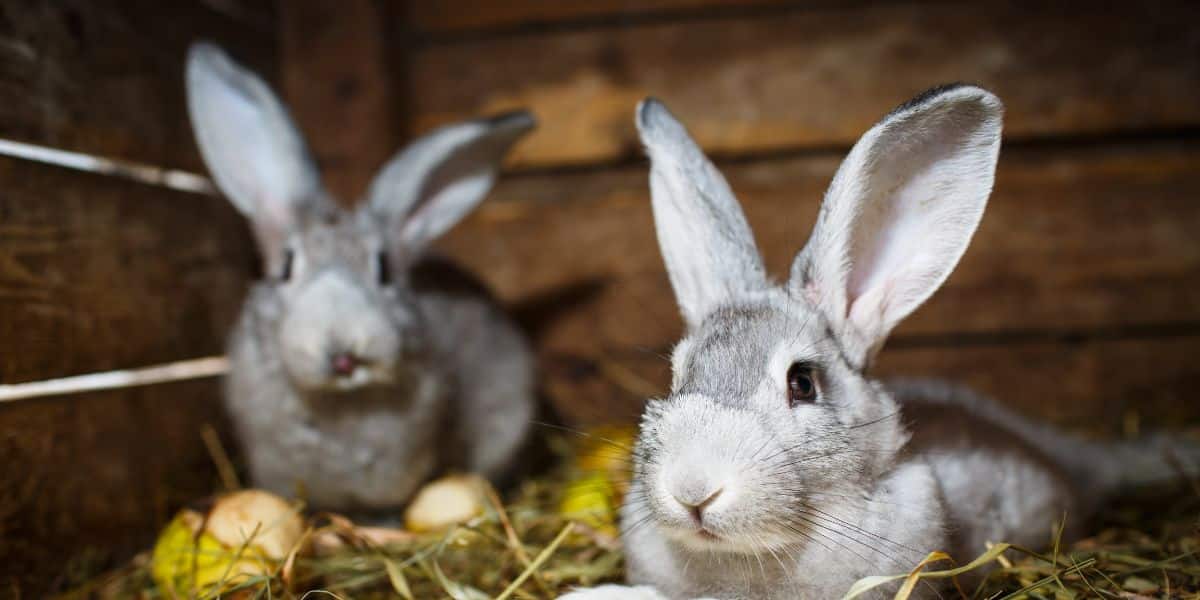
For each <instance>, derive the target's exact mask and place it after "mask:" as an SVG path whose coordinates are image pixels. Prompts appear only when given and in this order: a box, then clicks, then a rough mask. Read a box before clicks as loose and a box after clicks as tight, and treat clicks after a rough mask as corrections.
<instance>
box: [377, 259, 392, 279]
mask: <svg viewBox="0 0 1200 600" xmlns="http://www.w3.org/2000/svg"><path fill="white" fill-rule="evenodd" d="M375 271H376V272H377V273H378V274H379V285H390V284H391V283H392V268H391V266H390V265H389V264H388V255H387V252H378V253H376V254H375Z"/></svg>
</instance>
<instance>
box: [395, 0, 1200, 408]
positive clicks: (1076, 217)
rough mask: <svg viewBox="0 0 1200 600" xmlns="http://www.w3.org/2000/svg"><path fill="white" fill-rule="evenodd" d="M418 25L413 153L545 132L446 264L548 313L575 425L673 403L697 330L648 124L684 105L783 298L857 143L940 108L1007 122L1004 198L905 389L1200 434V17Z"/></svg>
mask: <svg viewBox="0 0 1200 600" xmlns="http://www.w3.org/2000/svg"><path fill="white" fill-rule="evenodd" d="M1051 4H1052V5H1053V6H1050V5H1046V4H1045V3H1012V2H991V1H985V2H977V3H958V2H886V3H862V2H850V3H832V2H782V1H759V2H749V3H745V2H729V1H720V0H671V1H666V0H664V1H659V2H622V1H602V2H594V1H593V2H584V1H579V2H574V1H568V2H557V3H543V2H532V1H527V2H506V3H492V2H479V1H474V0H450V1H444V2H437V3H421V2H414V3H410V4H409V5H408V10H407V12H406V14H404V15H401V16H400V17H399V18H398V21H399V22H398V24H397V27H398V28H399V31H400V39H402V40H404V43H403V44H400V45H399V47H398V48H397V49H396V55H397V60H396V62H397V63H400V64H401V65H402V66H399V67H395V71H394V72H396V73H398V76H399V77H400V78H401V81H403V82H404V83H403V85H402V86H401V88H400V89H398V90H397V91H396V94H397V95H398V96H401V97H404V98H405V100H404V101H405V103H406V111H407V112H406V114H405V118H406V121H405V122H406V123H407V125H408V127H409V130H410V132H420V131H425V130H428V129H429V128H431V127H434V126H436V125H439V124H442V123H445V122H448V121H453V120H456V119H461V118H466V117H469V116H473V115H477V114H481V113H489V112H494V111H500V110H505V109H510V108H515V107H520V106H527V107H530V108H532V109H533V110H534V111H535V112H536V113H537V115H538V117H539V118H540V120H541V127H540V129H539V130H538V131H537V132H536V133H535V134H534V135H533V137H532V138H530V139H529V140H528V141H526V142H524V143H522V144H521V145H520V146H519V147H518V149H517V151H516V156H515V157H514V159H513V161H512V164H511V167H512V169H511V173H510V174H509V175H508V176H507V177H506V178H505V180H504V181H503V182H502V183H501V184H500V185H499V187H498V189H497V190H496V192H495V194H494V195H493V198H492V199H491V200H489V201H488V202H487V203H485V205H484V206H483V207H482V208H481V209H480V210H479V211H478V212H477V213H476V214H474V215H473V216H472V217H471V218H470V219H469V220H468V221H467V222H466V223H465V224H464V225H462V226H461V227H458V228H457V229H456V230H454V231H453V232H452V233H451V234H450V235H449V236H447V238H446V239H445V240H444V241H443V243H442V244H441V248H442V249H443V250H444V251H446V252H448V253H450V254H452V255H453V256H455V257H457V258H459V259H461V260H462V261H464V262H465V263H467V264H468V265H470V266H471V267H472V268H473V269H474V270H475V271H477V272H479V273H482V274H484V276H485V277H486V278H487V279H488V280H489V281H490V283H491V284H492V285H493V286H494V287H495V288H496V289H497V290H498V291H499V293H500V295H501V296H502V297H503V298H504V299H506V300H507V301H509V302H511V303H512V304H513V305H515V306H518V307H521V306H533V307H539V308H543V309H544V308H546V307H548V306H550V307H554V308H555V310H553V311H551V312H550V313H546V312H543V313H542V316H540V317H538V316H535V317H534V319H535V322H536V324H537V325H538V327H539V330H540V336H541V337H540V339H541V349H542V356H543V359H544V360H543V367H544V370H545V387H546V389H547V391H548V393H549V394H550V396H551V397H552V399H553V400H554V402H555V403H556V405H557V406H559V408H560V409H561V410H562V411H563V412H564V413H565V414H566V415H567V416H568V418H570V419H571V420H573V421H576V422H581V421H582V422H586V421H596V420H610V419H628V418H630V417H631V416H633V415H634V414H636V412H637V408H638V406H639V404H640V399H641V398H643V397H645V396H647V395H651V394H658V393H662V391H663V390H664V389H665V387H666V383H667V380H668V373H667V363H666V360H665V358H664V356H665V355H666V354H667V353H668V352H669V348H670V345H671V343H672V341H673V340H675V339H677V338H678V336H679V334H680V329H681V325H680V320H679V318H678V316H677V311H676V308H675V305H674V301H673V298H672V296H671V290H670V287H669V284H668V281H667V278H666V276H665V273H664V271H663V267H662V262H661V258H660V257H659V254H658V249H657V245H656V242H655V239H654V235H653V228H652V221H651V216H650V208H649V203H648V190H647V182H646V173H647V169H646V164H645V159H644V158H642V155H641V152H640V151H639V148H638V145H637V142H636V137H635V132H634V128H633V125H632V120H631V114H632V109H633V106H634V104H635V103H636V102H637V100H638V99H640V98H641V97H643V96H645V95H646V94H654V95H656V96H659V97H660V98H662V99H664V100H665V101H666V102H667V104H668V105H669V106H671V107H672V109H673V110H674V111H675V112H676V114H678V115H679V116H680V117H681V118H682V119H683V120H684V121H685V122H686V123H687V124H688V126H689V128H690V129H691V130H692V132H693V133H694V134H695V135H696V137H697V138H698V139H699V141H700V143H701V144H702V145H703V146H704V147H705V148H706V149H708V150H709V151H710V152H711V153H712V154H713V155H714V156H715V157H716V158H717V162H718V164H719V166H720V167H722V168H723V170H724V172H725V173H726V175H727V176H728V178H729V179H730V181H731V184H732V186H733V188H734V190H735V191H736V192H737V193H738V194H739V196H740V198H741V199H742V201H743V203H744V204H745V207H746V212H747V213H748V218H749V220H750V223H751V225H752V227H753V228H754V230H755V232H756V234H757V236H758V239H759V242H760V248H761V249H762V250H763V252H764V253H765V254H766V258H767V263H768V266H769V268H770V269H772V271H773V272H774V273H777V274H782V273H783V272H784V269H785V268H786V266H787V264H788V263H789V261H790V260H791V258H792V256H793V254H794V253H795V252H796V251H797V250H798V249H799V248H800V246H801V245H802V244H803V242H804V240H805V238H806V236H807V235H808V232H809V231H810V228H811V225H812V221H813V218H814V216H815V214H816V210H817V206H818V202H819V200H820V197H821V194H822V192H823V190H824V188H825V186H826V185H827V184H828V181H829V179H830V177H831V175H832V173H833V171H834V169H835V168H836V167H837V164H838V162H839V161H840V159H841V157H842V156H843V155H844V153H845V151H846V150H847V149H848V147H849V146H850V145H851V144H852V143H853V142H854V140H855V139H856V138H857V136H858V135H859V134H860V133H862V132H863V131H864V130H865V129H866V128H868V127H869V126H870V125H871V124H872V123H873V122H874V121H875V120H877V119H878V118H879V117H881V116H882V115H883V114H884V113H886V112H887V111H888V110H889V109H890V108H891V107H893V106H895V105H897V104H899V103H900V102H902V101H904V100H906V99H907V98H909V97H911V96H912V95H914V94H915V93H917V92H919V91H921V90H923V89H925V88H927V87H931V86H933V85H936V84H939V83H944V82H950V81H959V80H965V81H972V82H978V83H980V84H983V85H985V86H987V87H989V88H990V89H992V90H994V91H995V92H996V93H998V94H999V95H1000V96H1001V98H1003V99H1004V101H1005V102H1006V104H1007V109H1008V110H1007V124H1006V136H1005V137H1006V139H1005V146H1004V149H1003V151H1002V158H1001V162H1000V167H999V175H998V180H997V183H996V189H995V193H994V195H993V197H992V201H991V204H990V207H989V209H988V212H987V214H986V215H985V217H984V221H983V225H982V227H981V228H980V231H979V233H978V235H977V236H976V238H975V241H974V243H973V245H972V247H971V249H970V250H969V251H968V253H967V255H966V257H965V258H964V259H963V261H962V263H961V265H960V267H959V268H958V270H957V271H956V272H955V274H954V275H953V276H952V277H951V278H950V280H949V282H948V284H947V285H946V287H945V288H944V289H943V290H942V291H941V292H940V293H939V294H938V295H936V296H935V297H934V299H933V300H932V301H931V302H930V303H929V304H928V305H927V306H925V307H923V308H922V309H921V310H920V311H919V312H917V313H916V314H915V315H914V316H913V317H912V318H911V319H910V320H909V321H908V322H907V323H905V324H904V325H903V326H902V327H901V328H900V329H899V330H898V331H897V332H896V335H895V337H894V338H893V339H892V341H891V343H890V344H889V349H887V350H885V352H884V354H883V355H882V357H881V364H879V366H878V372H879V373H880V374H896V373H905V374H907V373H911V374H923V375H935V376H945V377H950V378H953V379H956V380H961V381H965V382H968V383H971V384H974V385H976V386H977V387H979V388H982V389H983V390H985V391H987V392H989V393H992V394H994V395H996V396H998V397H1000V398H1002V399H1004V400H1005V401H1006V402H1009V403H1012V404H1013V405H1015V406H1018V407H1019V408H1021V409H1023V410H1025V411H1027V412H1031V413H1036V414H1040V415H1043V416H1045V417H1048V418H1051V419H1054V420H1056V421H1059V422H1063V423H1068V424H1071V425H1076V426H1084V427H1090V428H1093V429H1098V430H1102V431H1114V430H1119V428H1120V427H1122V423H1127V422H1131V421H1129V419H1130V418H1131V417H1132V416H1139V417H1140V418H1141V419H1143V420H1145V421H1148V422H1151V423H1155V424H1162V423H1169V422H1171V421H1173V420H1175V419H1178V418H1182V417H1189V416H1190V417H1200V401H1197V400H1196V398H1195V396H1194V394H1193V391H1192V390H1193V389H1195V388H1196V386H1197V384H1200V364H1198V362H1197V357H1198V356H1200V236H1198V235H1197V233H1200V143H1198V140H1197V136H1196V134H1197V132H1198V131H1200V129H1198V128H1197V126H1198V125H1200V102H1197V101H1196V99H1197V98H1200V29H1198V28H1196V27H1195V26H1194V24H1195V23H1196V22H1198V21H1200V5H1197V4H1195V3H1190V2H1182V1H1166V2H1149V3H1134V4H1130V3H1123V4H1116V3H1111V4H1100V5H1097V4H1095V3H1079V2H1069V3H1065V4H1063V3H1051Z"/></svg>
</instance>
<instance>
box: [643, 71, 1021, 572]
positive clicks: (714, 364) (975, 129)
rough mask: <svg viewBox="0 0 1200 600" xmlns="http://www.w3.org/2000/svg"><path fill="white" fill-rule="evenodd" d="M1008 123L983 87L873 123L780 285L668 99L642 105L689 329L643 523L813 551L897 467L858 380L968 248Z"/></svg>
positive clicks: (669, 254)
mask: <svg viewBox="0 0 1200 600" xmlns="http://www.w3.org/2000/svg"><path fill="white" fill-rule="evenodd" d="M1002 112H1003V109H1002V106H1001V104H1000V101H999V100H998V99H997V98H996V97H995V96H993V95H992V94H991V93H989V92H987V91H985V90H982V89H980V88H977V87H972V86H964V85H958V86H949V87H943V88H938V89H934V90H931V91H929V92H927V93H925V94H923V95H921V96H919V97H917V98H916V99H914V100H912V101H911V102H909V103H907V104H905V105H903V106H901V107H899V108H897V109H896V110H895V111H893V112H892V113H891V114H889V115H888V116H887V117H886V118H884V119H883V121H881V122H880V123H878V124H877V125H875V126H874V127H872V128H871V129H870V131H868V132H867V133H866V134H865V135H863V137H862V138H861V139H860V140H859V141H858V143H857V144H855V146H854V148H853V149H852V150H851V151H850V154H849V155H848V156H847V157H846V159H845V161H844V162H843V163H842V165H841V167H840V168H839V169H838V172H837V174H836V175H835V177H834V179H833V182H832V184H831V186H830V188H829V190H828V192H827V193H826V195H825V199H824V203H823V205H822V207H821V211H820V216H819V217H818V219H817V223H816V226H815V228H814V230H813V232H812V235H811V237H810V238H809V241H808V243H807V245H806V246H805V247H804V249H803V250H802V251H801V252H800V253H799V254H798V255H797V257H796V258H795V262H794V263H793V266H792V268H791V274H790V276H789V278H788V280H787V281H786V282H785V283H783V284H782V285H779V284H775V283H773V282H772V281H771V280H770V279H769V278H768V276H767V274H766V273H765V270H764V268H763V264H762V259H761V258H760V256H759V253H758V249H757V248H756V247H755V243H754V239H753V237H752V235H751V232H750V227H749V225H748V224H747V222H746V219H745V217H744V216H743V214H742V211H741V209H740V207H739V205H738V202H737V200H736V199H735V198H734V195H733V193H732V192H731V190H730V188H729V185H728V184H727V183H726V181H725V179H724V178H723V177H722V176H721V174H720V173H719V172H718V171H717V169H716V168H715V167H714V166H713V165H712V163H711V162H709V160H708V159H707V158H705V156H704V155H703V153H702V152H701V151H700V149H699V148H698V147H697V146H696V144H695V143H694V142H693V141H692V139H691V138H690V137H689V136H688V133H687V131H686V130H685V129H684V127H683V126H682V125H681V124H680V123H679V122H678V121H676V120H675V119H674V117H673V116H672V115H671V113H670V112H668V110H667V109H666V108H665V107H664V106H663V105H662V104H661V103H659V102H658V101H656V100H653V99H647V100H645V101H643V102H642V103H641V105H640V106H639V107H638V109H637V116H636V121H637V127H638V131H639V132H640V134H641V139H642V142H643V144H644V145H645V147H646V151H647V153H648V154H649V156H650V160H651V172H650V189H651V194H652V198H653V200H652V206H653V211H654V218H655V225H656V229H657V233H658V240H659V245H660V247H661V249H662V254H663V258H664V261H665V262H666V266H667V271H668V273H669V275H670V279H671V284H672V287H673V288H674V290H675V295H676V298H677V300H678V302H679V306H680V308H681V310H682V313H683V318H684V321H685V323H686V326H687V332H686V336H685V337H684V339H683V340H682V341H680V342H679V344H678V345H677V346H676V347H675V350H674V353H673V356H672V369H673V380H672V384H671V392H670V395H669V396H668V397H667V398H665V399H662V400H654V401H651V402H650V404H649V405H648V407H647V410H646V413H645V415H644V417H643V421H642V428H641V434H640V438H639V441H638V447H637V451H636V457H635V477H636V478H637V479H638V480H639V482H640V490H639V492H640V496H637V497H633V498H631V501H632V502H643V503H645V506H644V508H645V509H646V510H648V511H649V514H650V516H649V517H648V520H649V521H651V522H653V523H655V524H657V526H659V527H660V528H662V530H663V531H664V532H665V533H666V534H667V535H668V536H670V537H672V538H673V539H676V540H677V541H678V542H679V543H682V544H686V545H690V546H695V547H697V548H705V549H709V550H721V549H725V550H734V551H746V550H750V551H758V550H761V549H764V548H777V547H788V546H795V545H799V544H804V543H805V541H806V540H810V539H812V538H813V537H814V533H813V531H814V529H816V530H819V529H820V527H819V524H820V523H821V521H823V520H826V519H828V518H830V517H829V514H830V511H827V510H823V509H822V506H824V507H826V508H828V507H830V506H833V505H837V504H839V503H840V502H843V501H844V499H847V498H854V497H862V494H863V492H864V490H866V489H868V488H869V485H870V484H871V482H873V481H874V478H875V477H877V476H878V475H879V474H881V473H882V472H884V471H886V470H887V469H888V468H889V467H890V466H891V465H892V464H893V462H894V460H895V458H896V454H897V452H898V451H899V450H900V448H901V447H902V446H903V444H904V443H905V442H906V441H907V435H908V434H907V432H906V430H905V428H904V426H903V424H902V423H901V422H900V419H899V418H898V413H897V406H896V405H895V403H894V402H893V400H892V399H891V397H890V396H889V395H888V394H887V393H886V392H885V391H884V390H883V389H882V388H881V387H880V386H879V385H878V384H877V383H875V382H874V381H872V380H871V379H870V378H869V377H868V376H867V375H866V373H865V370H866V367H867V365H868V364H869V363H870V362H871V359H872V357H873V356H874V354H875V353H876V352H877V351H878V350H879V348H880V346H881V345H882V344H883V342H884V340H885V338H886V337H887V335H888V333H889V332H890V331H891V330H892V328H893V327H895V326H896V324H897V323H898V322H899V321H900V320H901V319H903V318H904V317H905V316H907V315H908V314H909V313H910V312H912V311H913V310H914V309H916V308H917V307H918V306H919V305H920V304H921V303H922V302H924V301H925V300H926V299H927V298H928V297H929V296H930V294H932V293H933V292H934V291H935V290H936V289H937V288H938V287H939V286H940V285H941V283H942V281H944V280H945V279H946V277H947V275H949V273H950V271H951V270H952V269H953V268H954V266H955V264H956V263H957V262H958V259H959V257H960V256H962V254H963V251H964V250H965V249H966V247H967V243H968V242H969V240H970V239H971V236H972V235H973V233H974V231H975V228H976V226H977V225H978V223H979V220H980V217H981V216H982V214H983V209H984V205H985V204H986V202H987V197H988V195H989V193H990V192H991V188H992V181H993V177H994V172H995V165H996V158H997V154H998V152H999V148H1000V129H1001V118H1002ZM827 524H828V523H827ZM815 535H818V536H819V535H820V534H815Z"/></svg>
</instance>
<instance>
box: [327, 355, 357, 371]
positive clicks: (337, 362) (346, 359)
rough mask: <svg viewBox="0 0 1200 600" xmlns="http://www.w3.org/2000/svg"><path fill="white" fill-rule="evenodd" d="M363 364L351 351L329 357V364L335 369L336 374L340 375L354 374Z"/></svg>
mask: <svg viewBox="0 0 1200 600" xmlns="http://www.w3.org/2000/svg"><path fill="white" fill-rule="evenodd" d="M360 364H362V361H361V360H359V358H358V357H357V356H355V355H353V354H351V353H349V352H339V353H337V354H334V355H333V358H330V359H329V366H330V367H331V368H332V369H333V372H334V374H336V375H339V376H343V377H344V376H347V375H353V374H354V370H355V369H357V368H358V366H359V365H360Z"/></svg>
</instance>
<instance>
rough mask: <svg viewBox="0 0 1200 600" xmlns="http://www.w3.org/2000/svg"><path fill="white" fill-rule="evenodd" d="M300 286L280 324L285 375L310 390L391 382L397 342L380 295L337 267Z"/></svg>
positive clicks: (396, 357)
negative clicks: (367, 290)
mask: <svg viewBox="0 0 1200 600" xmlns="http://www.w3.org/2000/svg"><path fill="white" fill-rule="evenodd" d="M301 285H302V286H303V287H302V288H301V289H299V290H297V291H296V293H295V294H294V295H293V296H292V298H291V300H290V301H289V302H288V305H289V306H288V309H287V311H286V315H285V316H284V318H283V321H282V324H281V327H280V328H279V338H280V339H279V343H280V355H281V356H282V358H283V363H284V366H285V367H286V369H287V372H288V375H290V376H291V378H292V379H293V380H294V381H295V382H296V383H297V384H298V385H299V386H301V387H303V388H308V389H326V390H351V389H356V388H359V387H363V386H366V385H373V384H380V383H388V382H390V381H392V380H393V378H394V376H395V370H396V363H397V361H398V356H399V353H400V348H401V340H400V334H399V328H398V327H397V325H396V324H395V323H394V322H393V319H392V318H391V317H390V315H389V314H388V312H387V310H386V308H385V306H384V304H383V303H382V302H381V301H380V299H378V298H374V297H372V296H371V295H369V294H368V293H366V291H364V290H363V288H362V286H361V285H359V284H358V283H357V282H356V281H355V279H354V278H353V276H352V275H351V274H349V273H347V272H344V271H342V270H340V269H335V268H330V269H326V270H324V271H322V272H321V273H319V274H317V275H315V276H314V277H313V278H311V279H309V280H308V281H306V282H304V283H303V284H301Z"/></svg>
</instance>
